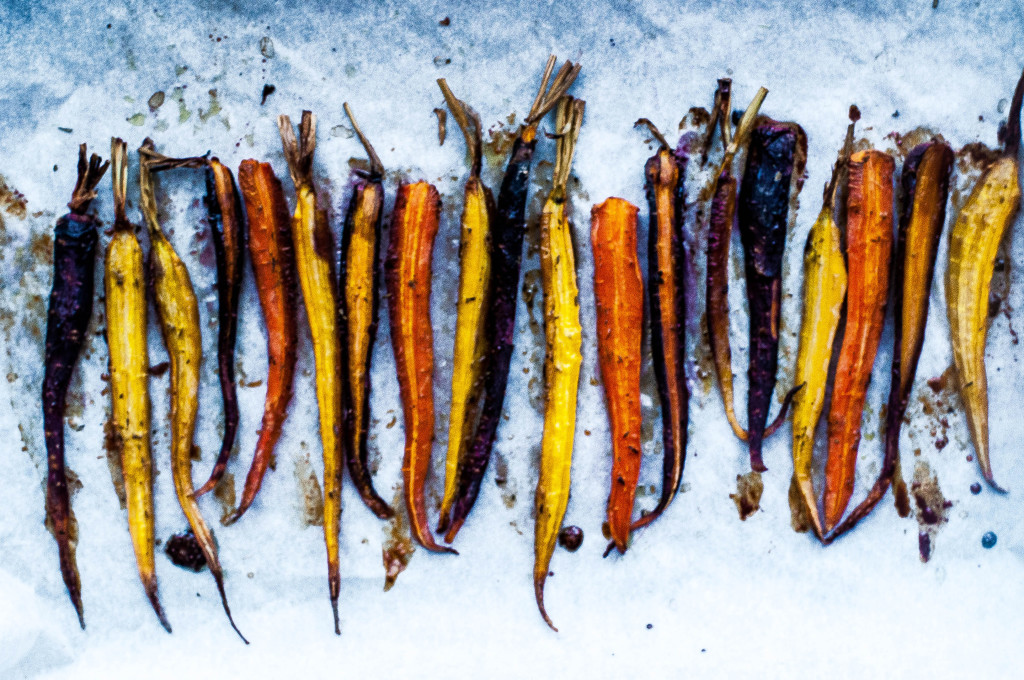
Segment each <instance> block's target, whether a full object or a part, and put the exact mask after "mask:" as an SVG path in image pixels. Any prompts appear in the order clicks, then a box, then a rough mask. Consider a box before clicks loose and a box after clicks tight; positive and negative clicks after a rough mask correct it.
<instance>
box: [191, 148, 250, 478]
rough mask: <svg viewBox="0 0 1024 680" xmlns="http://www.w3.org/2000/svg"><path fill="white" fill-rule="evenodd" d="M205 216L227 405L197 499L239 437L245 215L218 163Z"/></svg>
mask: <svg viewBox="0 0 1024 680" xmlns="http://www.w3.org/2000/svg"><path fill="white" fill-rule="evenodd" d="M206 210H207V213H208V214H209V223H210V232H211V233H212V234H213V251H214V255H215V257H216V259H217V375H218V377H219V378H220V393H221V398H222V399H223V401H224V439H223V440H222V442H221V447H220V455H218V456H217V462H216V463H215V464H214V466H213V472H212V473H211V474H210V479H209V480H207V482H206V484H203V486H202V487H200V488H199V490H198V491H196V497H197V498H198V497H199V496H202V495H203V494H204V493H206V492H207V491H212V490H213V487H215V486H217V482H219V481H220V478H221V477H223V476H224V471H225V470H227V467H228V456H230V455H231V449H232V447H234V445H235V434H236V433H237V432H238V394H237V393H236V391H235V338H236V336H237V335H238V297H239V294H240V293H241V290H242V267H244V266H245V215H244V213H243V212H242V199H241V197H240V196H239V195H238V187H236V186H235V178H234V176H233V175H232V174H231V170H230V169H229V168H228V167H227V166H226V165H224V164H223V163H221V162H220V160H218V159H217V158H211V159H210V162H209V164H208V165H207V166H206Z"/></svg>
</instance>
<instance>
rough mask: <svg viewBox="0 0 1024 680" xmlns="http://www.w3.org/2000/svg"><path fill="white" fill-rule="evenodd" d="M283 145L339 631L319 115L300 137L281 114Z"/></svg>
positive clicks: (328, 258)
mask: <svg viewBox="0 0 1024 680" xmlns="http://www.w3.org/2000/svg"><path fill="white" fill-rule="evenodd" d="M277 127H278V129H279V130H280V132H281V145H282V146H283V148H284V156H285V159H286V160H287V161H288V171H289V172H290V173H291V176H292V182H294V184H295V194H296V205H295V213H294V215H293V217H292V243H293V244H294V247H295V263H296V269H297V271H298V274H299V285H301V286H302V299H303V301H304V302H305V304H306V317H307V318H308V319H309V331H310V336H311V337H312V339H313V356H314V359H315V361H316V400H317V406H318V408H319V410H320V440H321V442H322V443H323V452H324V542H325V543H326V545H327V583H328V587H329V590H330V597H331V609H332V611H333V613H334V632H335V633H336V634H338V635H341V623H340V621H339V619H338V595H339V593H340V591H341V574H340V571H339V564H338V533H339V531H340V530H341V468H342V464H343V460H342V459H343V457H344V454H343V449H344V443H343V439H342V429H341V428H342V413H341V405H342V402H341V347H340V341H339V337H338V323H337V321H338V319H337V306H336V296H337V291H336V290H335V283H334V272H333V271H332V260H333V259H334V244H333V241H334V238H333V236H332V235H331V229H330V227H329V226H328V225H327V212H326V211H325V210H324V209H322V208H321V207H320V206H319V204H318V202H317V197H316V187H315V186H314V184H313V152H314V151H315V150H316V116H314V115H313V114H312V113H311V112H309V111H303V112H302V122H301V123H300V125H299V138H298V139H296V137H295V131H294V130H293V129H292V122H291V119H289V118H288V116H278V119H277Z"/></svg>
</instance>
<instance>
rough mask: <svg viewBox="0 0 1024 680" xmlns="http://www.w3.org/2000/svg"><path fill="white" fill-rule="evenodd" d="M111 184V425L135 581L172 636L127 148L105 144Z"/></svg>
mask: <svg viewBox="0 0 1024 680" xmlns="http://www.w3.org/2000/svg"><path fill="white" fill-rule="evenodd" d="M110 161H111V164H112V165H113V168H112V170H111V174H112V179H113V185H114V234H113V236H111V237H110V243H109V244H108V245H107V257H106V268H105V271H104V279H103V281H104V291H105V298H106V321H107V328H106V336H107V347H108V349H109V355H110V364H109V373H110V407H111V408H110V424H111V427H112V428H113V434H114V437H115V442H116V446H117V450H118V451H119V452H120V455H121V460H120V463H121V470H122V472H123V474H124V488H125V499H126V502H127V506H128V531H129V533H130V534H131V537H132V547H133V548H134V549H135V561H136V563H137V564H138V568H139V579H140V580H141V581H142V586H143V588H144V589H145V591H146V596H147V597H148V598H149V602H150V604H151V605H152V606H153V611H155V612H156V616H157V618H158V619H159V620H160V624H161V625H162V626H163V627H164V628H165V629H167V632H168V633H169V632H171V625H170V624H169V623H168V622H167V617H166V616H164V611H163V608H162V607H161V606H160V597H159V594H158V592H157V581H156V560H155V558H154V555H153V543H154V534H155V521H154V518H153V458H152V450H151V449H150V440H149V420H150V413H149V409H150V407H149V385H148V380H149V350H148V344H147V339H146V286H145V281H146V274H145V266H144V258H143V256H142V247H141V246H140V245H139V239H138V237H136V235H135V226H134V225H133V224H131V223H130V222H129V221H128V217H127V215H126V214H125V209H124V206H125V198H126V196H127V190H128V145H127V144H126V143H125V142H124V140H121V139H116V138H115V139H113V140H111V144H110Z"/></svg>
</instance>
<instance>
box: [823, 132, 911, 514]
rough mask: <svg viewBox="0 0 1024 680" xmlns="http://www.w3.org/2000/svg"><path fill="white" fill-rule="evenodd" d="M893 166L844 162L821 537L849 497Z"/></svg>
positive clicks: (876, 160)
mask: <svg viewBox="0 0 1024 680" xmlns="http://www.w3.org/2000/svg"><path fill="white" fill-rule="evenodd" d="M894 165H895V163H894V162H893V159H892V156H890V155H888V154H886V153H882V152H880V151H858V152H857V153H855V154H853V156H851V157H850V184H849V198H848V199H847V204H846V206H847V207H846V210H847V227H846V243H847V250H846V253H847V263H848V267H849V278H848V281H849V283H848V286H849V287H848V289H847V296H846V331H845V332H844V334H843V344H842V347H841V348H840V350H839V360H838V363H837V365H836V377H835V383H834V386H833V388H832V404H831V407H830V409H829V414H828V459H827V461H826V463H825V493H824V508H825V525H824V529H825V531H831V529H832V528H833V527H835V526H836V525H837V524H838V523H839V520H840V519H841V518H842V516H843V513H844V512H845V511H846V506H847V505H848V504H849V502H850V496H851V495H853V483H854V477H855V468H856V465H857V447H858V445H859V444H860V425H861V418H862V416H863V413H864V400H865V398H866V396H867V387H868V382H869V380H870V379H871V368H872V366H873V365H874V363H875V353H876V352H877V351H878V343H879V341H880V340H881V337H882V326H883V324H884V321H885V304H886V300H887V299H888V296H889V260H890V254H891V250H892V232H893V229H892V191H893V185H892V175H893V167H894Z"/></svg>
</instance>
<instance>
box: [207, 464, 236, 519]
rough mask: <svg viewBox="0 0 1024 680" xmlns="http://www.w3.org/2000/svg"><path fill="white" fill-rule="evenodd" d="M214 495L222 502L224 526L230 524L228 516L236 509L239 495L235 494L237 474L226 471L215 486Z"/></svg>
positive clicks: (221, 517) (221, 509) (221, 515)
mask: <svg viewBox="0 0 1024 680" xmlns="http://www.w3.org/2000/svg"><path fill="white" fill-rule="evenodd" d="M213 496H214V498H216V499H217V502H219V503H220V511H221V512H220V523H221V524H222V525H224V526H227V525H228V523H229V522H228V518H230V517H231V514H232V513H233V512H234V511H235V503H236V501H237V497H236V495H235V476H234V475H233V474H231V473H230V472H225V473H224V476H223V477H221V478H220V481H219V482H217V486H215V487H213Z"/></svg>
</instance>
